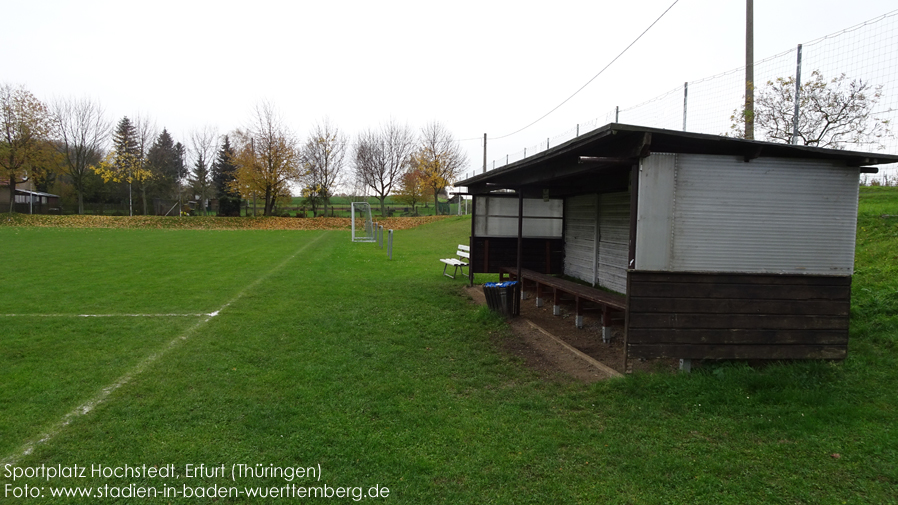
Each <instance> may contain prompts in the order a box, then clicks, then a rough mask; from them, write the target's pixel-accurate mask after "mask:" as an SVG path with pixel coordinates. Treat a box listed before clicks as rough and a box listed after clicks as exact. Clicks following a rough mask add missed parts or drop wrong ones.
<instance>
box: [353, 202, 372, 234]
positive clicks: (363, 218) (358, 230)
mask: <svg viewBox="0 0 898 505" xmlns="http://www.w3.org/2000/svg"><path fill="white" fill-rule="evenodd" d="M351 206H352V241H353V242H374V241H375V240H377V239H376V237H375V235H374V221H373V220H372V219H371V204H370V203H367V202H352V203H351Z"/></svg>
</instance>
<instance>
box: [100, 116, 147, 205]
mask: <svg viewBox="0 0 898 505" xmlns="http://www.w3.org/2000/svg"><path fill="white" fill-rule="evenodd" d="M140 123H141V121H140V120H138V124H140ZM145 137H147V136H146V135H142V134H141V130H139V129H138V127H137V126H136V125H135V124H134V123H132V122H131V120H130V119H128V116H125V117H123V118H122V119H121V120H120V121H119V122H118V124H117V125H116V127H115V131H114V132H113V133H112V150H111V151H109V154H107V155H106V157H105V158H104V159H103V161H101V162H100V163H98V164H97V165H96V166H94V167H93V170H94V172H96V173H97V174H98V175H99V176H100V177H102V178H103V182H106V183H108V182H110V181H112V182H121V183H126V184H127V185H128V212H129V214H130V215H132V216H133V215H134V195H133V192H134V186H135V185H136V186H137V187H138V189H139V190H140V192H141V195H142V201H143V213H144V214H146V213H147V198H146V188H147V183H148V182H149V181H150V180H151V179H152V178H153V177H154V175H155V174H154V173H153V171H152V170H150V166H149V165H148V164H147V163H146V158H145V152H146V149H148V148H149V146H148V145H147V142H146V138H145Z"/></svg>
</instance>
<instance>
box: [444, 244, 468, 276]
mask: <svg viewBox="0 0 898 505" xmlns="http://www.w3.org/2000/svg"><path fill="white" fill-rule="evenodd" d="M455 255H456V256H458V257H457V258H443V259H441V260H440V261H442V262H443V263H445V265H444V266H443V275H445V276H446V277H451V278H453V279H454V278H455V276H456V275H458V269H459V268H460V269H461V273H462V275H464V273H465V268H466V267H467V266H468V261H470V260H471V248H470V247H468V246H466V245H464V244H459V245H458V251H455ZM449 267H455V272H453V274H452V275H449V273H448V272H446V269H447V268H449Z"/></svg>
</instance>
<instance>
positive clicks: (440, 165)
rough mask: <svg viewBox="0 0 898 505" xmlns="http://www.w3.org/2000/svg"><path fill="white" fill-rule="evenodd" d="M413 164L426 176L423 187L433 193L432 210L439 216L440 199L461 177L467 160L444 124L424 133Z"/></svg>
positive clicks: (427, 128) (434, 125)
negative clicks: (445, 190) (440, 195)
mask: <svg viewBox="0 0 898 505" xmlns="http://www.w3.org/2000/svg"><path fill="white" fill-rule="evenodd" d="M412 163H413V164H414V165H415V168H416V169H417V170H420V171H421V172H422V173H423V174H424V184H425V185H426V186H427V187H428V188H429V189H430V191H431V192H432V193H433V208H434V211H435V212H436V213H437V214H439V213H440V206H439V200H438V196H439V194H440V193H441V192H442V191H443V190H444V189H446V187H447V186H449V185H450V184H452V182H453V181H454V180H455V179H456V178H457V177H458V174H459V173H461V171H462V170H463V169H464V166H465V165H466V164H467V163H468V157H467V156H466V155H465V152H464V151H463V150H462V149H461V147H460V146H459V145H458V142H456V141H455V138H454V137H453V136H452V133H451V132H450V131H449V130H448V129H447V128H446V127H445V126H443V124H442V123H439V122H436V121H434V122H432V123H430V124H428V125H427V126H425V127H424V128H422V129H421V137H420V140H419V147H418V150H417V151H416V152H415V154H414V156H413V157H412Z"/></svg>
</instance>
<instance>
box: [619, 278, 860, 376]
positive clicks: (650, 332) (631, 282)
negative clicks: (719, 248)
mask: <svg viewBox="0 0 898 505" xmlns="http://www.w3.org/2000/svg"><path fill="white" fill-rule="evenodd" d="M627 284H628V285H627V295H628V296H627V304H628V310H627V323H626V324H627V337H626V338H627V353H628V357H629V358H660V357H666V358H689V359H844V358H845V357H846V355H847V353H848V319H849V311H850V307H851V277H850V276H811V275H776V274H772V275H771V274H715V273H680V272H677V273H674V272H641V271H634V270H631V271H630V272H628V276H627Z"/></svg>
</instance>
